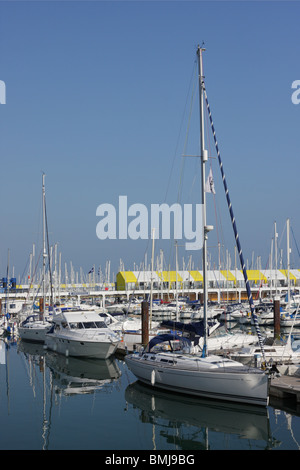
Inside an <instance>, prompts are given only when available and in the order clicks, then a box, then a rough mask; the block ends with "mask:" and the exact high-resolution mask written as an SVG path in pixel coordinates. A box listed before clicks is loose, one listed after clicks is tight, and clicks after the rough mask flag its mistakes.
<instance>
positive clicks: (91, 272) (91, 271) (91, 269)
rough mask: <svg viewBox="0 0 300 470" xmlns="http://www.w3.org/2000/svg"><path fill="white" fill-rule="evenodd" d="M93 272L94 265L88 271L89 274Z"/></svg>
mask: <svg viewBox="0 0 300 470" xmlns="http://www.w3.org/2000/svg"><path fill="white" fill-rule="evenodd" d="M93 272H94V266H93V267H92V269H91V270H90V271H89V272H88V274H91V273H93Z"/></svg>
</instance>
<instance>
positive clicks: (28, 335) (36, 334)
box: [18, 325, 51, 343]
mask: <svg viewBox="0 0 300 470" xmlns="http://www.w3.org/2000/svg"><path fill="white" fill-rule="evenodd" d="M50 328H51V325H48V326H47V327H45V326H42V325H41V326H36V327H23V326H19V327H18V335H19V337H20V338H21V339H22V341H30V342H34V343H44V342H45V339H46V334H47V333H48V331H49V330H50Z"/></svg>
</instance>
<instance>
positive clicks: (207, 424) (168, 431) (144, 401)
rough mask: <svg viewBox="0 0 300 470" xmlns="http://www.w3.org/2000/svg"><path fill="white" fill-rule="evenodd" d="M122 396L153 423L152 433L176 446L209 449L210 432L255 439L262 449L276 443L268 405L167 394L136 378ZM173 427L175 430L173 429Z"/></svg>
mask: <svg viewBox="0 0 300 470" xmlns="http://www.w3.org/2000/svg"><path fill="white" fill-rule="evenodd" d="M125 398H126V401H127V402H128V403H129V404H130V405H132V406H133V407H134V408H136V409H139V410H140V414H139V419H140V421H141V422H143V423H146V422H147V423H152V425H153V426H154V428H155V429H154V430H153V432H154V434H155V433H159V437H160V438H164V439H165V440H166V442H168V443H170V442H172V443H173V444H176V445H177V446H178V448H179V449H193V448H195V449H196V448H197V449H200V448H203V449H209V448H210V442H209V432H214V433H218V434H226V436H227V438H228V436H229V435H234V436H236V437H237V438H238V439H248V440H251V441H257V448H261V449H272V448H274V447H275V446H277V445H278V441H276V440H275V439H273V438H272V436H271V430H270V423H269V415H268V409H267V408H264V407H256V406H250V405H249V406H247V405H244V404H235V403H232V404H231V403H227V402H226V403H225V402H224V403H223V402H217V401H215V400H214V401H212V400H204V399H203V400H201V399H199V398H193V397H189V396H182V395H177V394H170V393H168V392H165V391H160V390H156V389H153V388H151V387H148V386H146V385H144V384H142V383H140V382H138V381H137V382H135V383H133V384H131V385H129V386H128V387H127V389H126V391H125ZM174 429H176V434H174V433H172V430H174ZM156 436H157V434H156ZM155 445H156V443H155V439H153V447H154V448H155Z"/></svg>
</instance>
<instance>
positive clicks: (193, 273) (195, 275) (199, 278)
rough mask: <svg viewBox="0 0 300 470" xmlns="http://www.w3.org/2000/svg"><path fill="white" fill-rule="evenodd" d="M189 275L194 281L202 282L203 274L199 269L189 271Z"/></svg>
mask: <svg viewBox="0 0 300 470" xmlns="http://www.w3.org/2000/svg"><path fill="white" fill-rule="evenodd" d="M190 275H191V276H192V278H193V279H194V281H196V282H203V276H202V274H201V273H200V272H199V271H190Z"/></svg>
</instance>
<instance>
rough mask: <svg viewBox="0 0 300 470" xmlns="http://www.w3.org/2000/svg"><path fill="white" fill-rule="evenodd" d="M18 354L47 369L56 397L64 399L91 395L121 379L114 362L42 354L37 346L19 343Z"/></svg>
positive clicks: (41, 348) (43, 350) (41, 346)
mask: <svg viewBox="0 0 300 470" xmlns="http://www.w3.org/2000/svg"><path fill="white" fill-rule="evenodd" d="M18 350H19V351H20V352H22V353H24V355H25V356H26V358H27V359H28V360H30V361H31V362H33V363H36V364H39V365H41V364H42V360H43V358H45V365H46V366H47V367H48V368H49V371H50V374H51V379H52V384H53V386H54V389H55V391H56V392H57V393H63V394H64V395H74V394H84V393H93V392H95V391H97V390H100V389H102V388H103V387H105V386H106V385H107V384H111V383H112V382H113V381H114V380H116V379H118V378H119V377H120V376H121V370H120V368H119V366H118V364H117V361H116V359H115V358H114V357H113V356H112V357H110V358H108V359H88V358H76V357H65V356H63V355H61V354H57V353H55V352H53V351H45V348H44V347H43V345H41V344H38V343H27V342H26V343H25V342H22V341H21V342H20V343H19V345H18Z"/></svg>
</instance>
